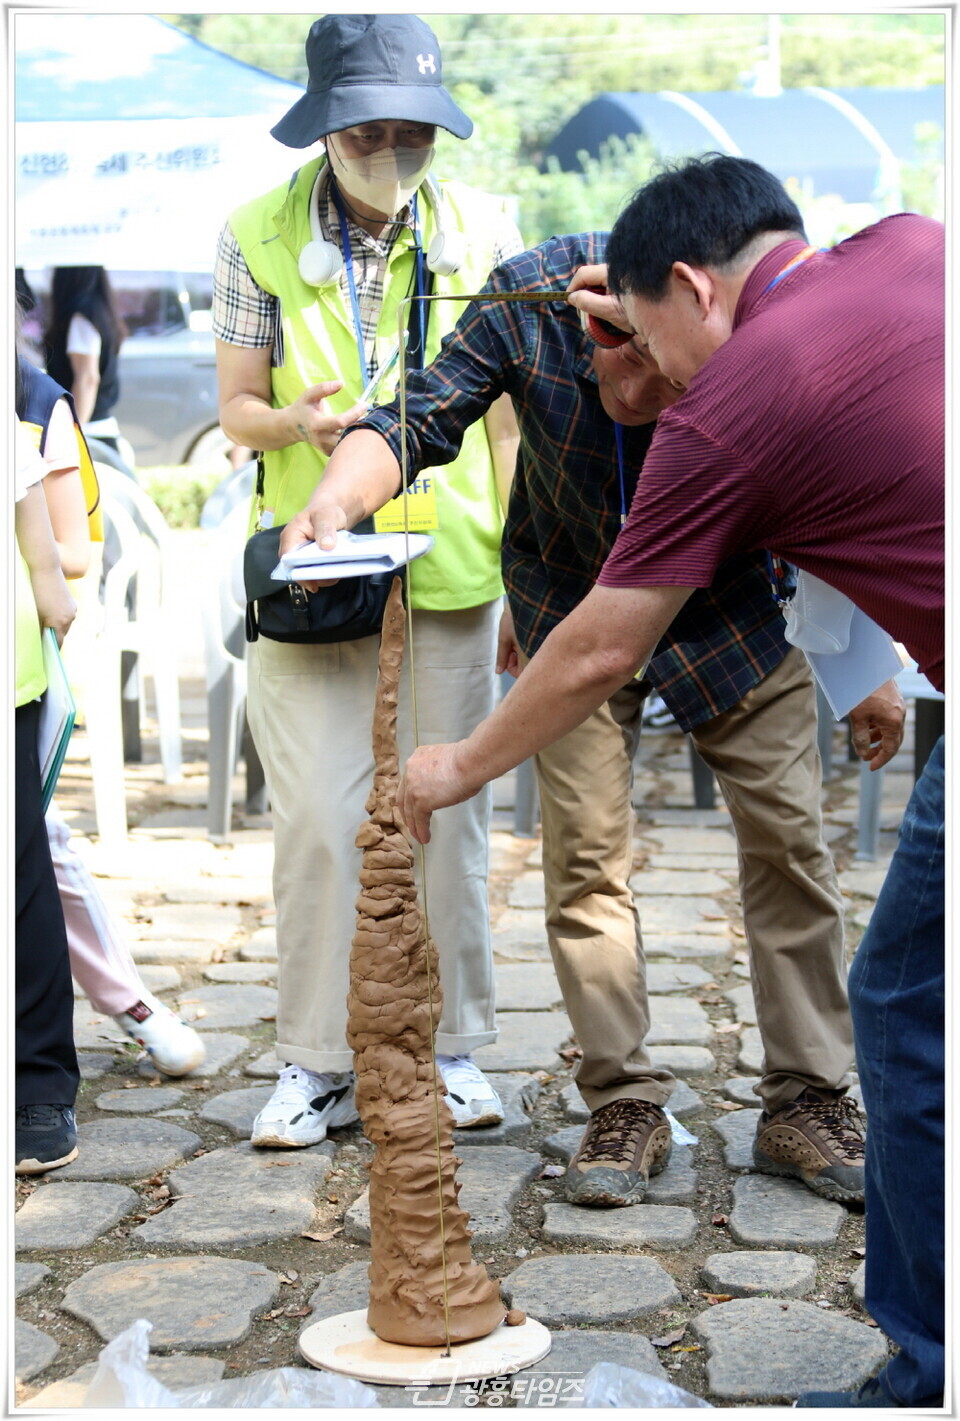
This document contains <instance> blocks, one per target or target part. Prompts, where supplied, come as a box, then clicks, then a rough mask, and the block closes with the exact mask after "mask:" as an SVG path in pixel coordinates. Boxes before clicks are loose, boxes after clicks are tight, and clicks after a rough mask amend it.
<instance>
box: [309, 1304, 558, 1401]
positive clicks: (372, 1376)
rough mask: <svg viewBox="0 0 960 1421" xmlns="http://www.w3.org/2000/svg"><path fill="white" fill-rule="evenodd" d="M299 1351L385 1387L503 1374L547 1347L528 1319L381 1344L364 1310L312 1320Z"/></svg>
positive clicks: (318, 1363)
mask: <svg viewBox="0 0 960 1421" xmlns="http://www.w3.org/2000/svg"><path fill="white" fill-rule="evenodd" d="M299 1347H300V1354H301V1356H302V1357H303V1358H304V1359H305V1360H306V1361H307V1362H309V1363H310V1365H311V1367H323V1368H325V1369H326V1370H327V1371H328V1372H340V1373H342V1374H343V1375H344V1376H348V1377H353V1378H355V1380H357V1381H361V1382H376V1383H379V1384H381V1385H385V1386H413V1385H420V1386H433V1385H438V1386H439V1385H443V1384H444V1383H449V1382H473V1381H482V1380H484V1378H486V1377H508V1376H512V1375H513V1373H514V1372H520V1371H522V1370H523V1369H524V1367H532V1366H533V1364H534V1362H539V1361H540V1359H541V1357H545V1356H546V1355H547V1353H548V1352H549V1351H550V1333H549V1332H548V1331H547V1329H546V1328H545V1327H544V1325H543V1323H542V1322H536V1321H534V1319H533V1318H531V1317H528V1318H527V1320H526V1322H524V1323H522V1324H521V1326H519V1327H507V1325H506V1323H504V1322H502V1323H501V1324H500V1326H499V1327H497V1328H495V1329H494V1331H493V1332H491V1333H490V1334H489V1335H488V1336H487V1337H478V1338H477V1339H476V1340H475V1341H473V1342H457V1343H454V1345H453V1346H452V1347H451V1349H450V1355H449V1356H448V1357H447V1356H444V1351H445V1349H444V1348H443V1347H404V1346H401V1345H400V1344H399V1343H396V1342H383V1341H381V1339H380V1338H379V1337H378V1336H377V1335H376V1333H375V1332H373V1331H371V1329H370V1328H369V1327H368V1326H367V1310H366V1308H361V1309H360V1310H359V1311H358V1312H342V1313H339V1314H338V1315H337V1316H336V1317H326V1318H324V1319H323V1321H322V1322H315V1323H314V1324H313V1326H312V1327H308V1328H307V1329H306V1330H305V1331H304V1332H303V1333H302V1334H301V1336H300V1342H299Z"/></svg>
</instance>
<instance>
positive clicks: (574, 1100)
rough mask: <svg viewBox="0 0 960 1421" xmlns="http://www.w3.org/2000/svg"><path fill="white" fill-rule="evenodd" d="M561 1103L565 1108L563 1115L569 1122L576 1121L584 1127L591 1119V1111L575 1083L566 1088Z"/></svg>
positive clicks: (561, 1094)
mask: <svg viewBox="0 0 960 1421" xmlns="http://www.w3.org/2000/svg"><path fill="white" fill-rule="evenodd" d="M560 1103H561V1105H562V1106H563V1113H564V1115H566V1117H567V1119H568V1120H574V1121H577V1122H578V1123H583V1124H584V1125H585V1124H586V1123H587V1121H588V1120H589V1119H590V1111H589V1109H588V1108H587V1104H586V1102H585V1101H584V1098H583V1096H582V1095H581V1094H580V1092H579V1090H578V1089H577V1085H576V1082H575V1081H571V1083H570V1085H566V1086H564V1088H563V1090H562V1091H561V1092H560Z"/></svg>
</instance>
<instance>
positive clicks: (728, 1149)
mask: <svg viewBox="0 0 960 1421" xmlns="http://www.w3.org/2000/svg"><path fill="white" fill-rule="evenodd" d="M754 1099H756V1096H754ZM759 1119H760V1111H759V1110H732V1111H731V1112H730V1114H729V1115H718V1116H717V1118H716V1119H715V1120H711V1121H710V1126H711V1128H712V1129H714V1130H716V1132H717V1134H718V1135H719V1136H720V1138H721V1140H722V1141H723V1160H724V1164H725V1165H726V1166H727V1168H728V1169H753V1141H754V1138H755V1136H756V1133H757V1121H758V1120H759Z"/></svg>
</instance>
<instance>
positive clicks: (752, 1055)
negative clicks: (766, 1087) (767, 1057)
mask: <svg viewBox="0 0 960 1421" xmlns="http://www.w3.org/2000/svg"><path fill="white" fill-rule="evenodd" d="M763 1064H764V1061H763V1041H762V1040H761V1037H760V1029H759V1027H756V1026H748V1027H747V1028H746V1029H745V1030H744V1031H743V1032H742V1034H741V1036H740V1054H739V1056H738V1057H737V1070H738V1071H742V1072H743V1074H744V1075H745V1076H760V1075H762V1074H763Z"/></svg>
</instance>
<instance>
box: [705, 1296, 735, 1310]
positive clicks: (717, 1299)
mask: <svg viewBox="0 0 960 1421" xmlns="http://www.w3.org/2000/svg"><path fill="white" fill-rule="evenodd" d="M700 1296H701V1298H706V1300H707V1302H708V1303H709V1304H710V1306H711V1307H714V1306H715V1305H716V1304H717V1303H728V1302H730V1300H731V1298H732V1297H733V1294H732V1293H701V1294H700Z"/></svg>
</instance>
